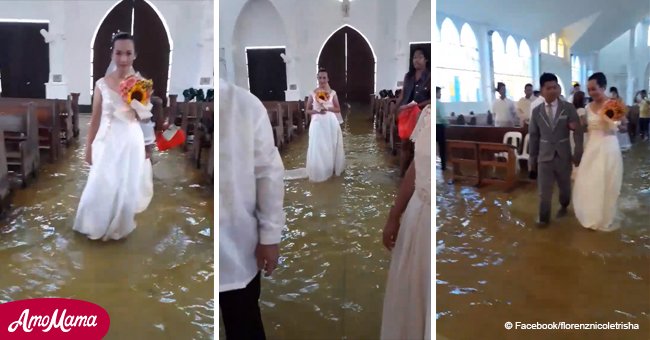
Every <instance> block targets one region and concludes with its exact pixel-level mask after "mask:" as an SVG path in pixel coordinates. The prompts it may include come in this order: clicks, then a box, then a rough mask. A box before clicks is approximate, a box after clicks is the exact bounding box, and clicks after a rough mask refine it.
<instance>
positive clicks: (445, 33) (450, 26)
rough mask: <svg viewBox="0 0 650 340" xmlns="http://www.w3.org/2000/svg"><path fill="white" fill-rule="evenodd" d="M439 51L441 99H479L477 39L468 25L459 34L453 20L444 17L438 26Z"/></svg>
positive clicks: (479, 79) (455, 100)
mask: <svg viewBox="0 0 650 340" xmlns="http://www.w3.org/2000/svg"><path fill="white" fill-rule="evenodd" d="M440 50H441V51H445V53H441V54H440V59H439V63H438V67H437V71H438V75H437V79H438V85H439V86H440V87H442V98H441V100H442V101H443V102H477V101H479V100H480V95H479V91H480V88H481V72H480V62H479V55H478V40H477V39H476V35H475V34H474V31H473V30H472V28H471V27H470V25H468V24H464V25H463V26H462V28H461V31H460V34H459V33H458V29H457V28H456V26H455V25H454V23H453V22H452V21H451V20H450V19H449V18H446V19H445V20H444V21H443V22H442V25H441V28H440Z"/></svg>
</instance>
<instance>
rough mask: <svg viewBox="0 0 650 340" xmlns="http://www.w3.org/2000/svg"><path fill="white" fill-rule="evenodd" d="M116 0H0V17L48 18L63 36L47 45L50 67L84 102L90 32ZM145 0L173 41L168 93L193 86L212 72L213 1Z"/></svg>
mask: <svg viewBox="0 0 650 340" xmlns="http://www.w3.org/2000/svg"><path fill="white" fill-rule="evenodd" d="M118 2H119V1H118V0H93V1H84V0H65V1H63V0H59V1H45V0H30V1H17V0H3V1H0V18H1V19H8V18H12V19H40V20H49V21H50V25H49V26H50V30H49V31H50V32H52V33H61V34H63V36H64V40H59V42H60V43H61V45H59V46H58V47H57V46H54V45H51V46H50V70H51V71H53V72H54V71H57V70H56V69H57V68H61V70H60V72H62V73H63V76H64V81H65V82H66V85H67V92H80V93H81V96H80V99H79V103H80V104H82V105H87V104H90V99H91V98H90V79H91V78H90V76H91V75H90V72H91V69H90V65H91V64H90V58H91V41H92V39H93V34H94V32H95V31H96V30H97V27H98V26H99V25H100V24H101V20H102V18H103V17H104V16H105V15H106V13H107V12H108V11H109V9H110V8H112V7H113V5H115V4H116V3H118ZM149 3H150V4H151V5H152V6H153V7H154V8H156V9H157V10H158V11H159V13H160V14H161V15H162V18H163V19H164V20H163V22H166V23H167V27H168V29H169V33H170V34H171V39H172V41H173V52H172V66H171V67H172V70H171V77H170V86H169V93H171V94H179V95H180V94H181V92H182V91H183V90H184V89H186V88H189V87H198V85H199V80H200V78H201V77H213V73H214V68H213V63H214V62H213V42H212V41H213V38H212V22H213V15H214V14H213V10H212V8H213V1H212V0H191V1H186V0H174V1H172V0H149ZM206 27H209V31H206ZM136 34H137V32H136ZM55 43H56V42H55Z"/></svg>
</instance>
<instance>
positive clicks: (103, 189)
mask: <svg viewBox="0 0 650 340" xmlns="http://www.w3.org/2000/svg"><path fill="white" fill-rule="evenodd" d="M97 86H98V87H99V90H100V91H101V95H102V114H101V122H100V125H99V130H98V131H97V135H96V137H95V140H94V141H93V143H92V166H91V168H90V172H89V174H88V182H87V183H86V187H85V188H84V191H83V193H82V194H81V200H80V202H79V208H78V209H77V216H76V219H75V221H74V226H73V229H74V230H75V231H78V232H80V233H83V234H86V235H87V236H88V238H90V239H93V240H95V239H102V240H104V241H106V240H109V239H114V240H117V239H121V238H123V237H125V236H127V235H128V234H129V233H131V232H132V231H133V230H134V229H135V226H136V223H135V219H134V218H135V214H137V213H140V212H142V211H144V210H145V209H146V208H147V206H148V205H149V203H150V202H151V198H152V197H153V172H152V165H151V161H150V160H149V159H146V155H145V137H144V133H143V128H142V127H141V125H140V121H138V120H137V119H136V118H135V113H134V111H133V110H132V109H130V108H129V107H127V104H126V103H125V102H124V101H123V100H122V98H121V97H120V95H119V94H118V93H116V92H115V91H114V90H112V89H111V88H109V87H108V85H107V84H106V82H105V81H104V78H102V79H100V80H99V81H97Z"/></svg>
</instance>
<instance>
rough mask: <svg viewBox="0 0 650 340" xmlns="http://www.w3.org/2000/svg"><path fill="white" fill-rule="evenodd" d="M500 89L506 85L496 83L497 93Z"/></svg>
mask: <svg viewBox="0 0 650 340" xmlns="http://www.w3.org/2000/svg"><path fill="white" fill-rule="evenodd" d="M502 87H506V84H504V83H502V82H498V83H497V91H499V90H500V89H501V88H502Z"/></svg>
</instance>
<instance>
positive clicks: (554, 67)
mask: <svg viewBox="0 0 650 340" xmlns="http://www.w3.org/2000/svg"><path fill="white" fill-rule="evenodd" d="M539 67H540V75H541V74H542V73H545V72H546V73H553V74H555V75H556V76H557V77H558V78H559V79H558V80H559V82H560V85H561V86H562V95H564V97H565V98H568V97H569V95H570V93H571V61H570V59H569V58H558V57H556V56H552V55H550V54H545V53H542V54H541V55H540V60H539ZM533 80H534V82H533V88H534V89H536V90H539V89H540V88H539V79H533Z"/></svg>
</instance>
